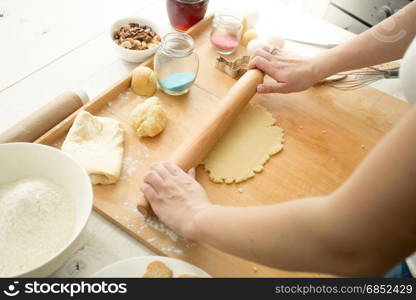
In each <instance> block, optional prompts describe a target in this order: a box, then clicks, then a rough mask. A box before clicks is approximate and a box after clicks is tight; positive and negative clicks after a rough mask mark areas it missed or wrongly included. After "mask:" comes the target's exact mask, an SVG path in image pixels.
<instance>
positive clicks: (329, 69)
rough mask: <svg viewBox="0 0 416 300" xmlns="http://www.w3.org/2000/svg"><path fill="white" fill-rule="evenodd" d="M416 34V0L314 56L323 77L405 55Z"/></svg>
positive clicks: (318, 70)
mask: <svg viewBox="0 0 416 300" xmlns="http://www.w3.org/2000/svg"><path fill="white" fill-rule="evenodd" d="M415 35H416V2H413V3H410V4H408V5H407V6H406V7H404V8H403V9H402V10H400V11H399V12H397V13H396V14H394V15H393V16H391V17H390V18H388V19H386V20H384V21H383V22H381V23H379V24H377V25H376V26H374V27H372V28H371V29H369V30H367V31H365V32H363V33H362V34H360V35H358V36H356V37H355V38H353V39H351V40H349V41H347V42H345V43H343V44H341V45H339V46H338V47H335V48H333V49H330V50H327V51H325V52H323V53H322V54H320V55H318V56H316V57H315V58H314V60H315V65H316V68H317V72H318V73H319V76H320V77H321V79H323V78H325V77H328V76H330V75H332V74H335V73H338V72H342V71H349V70H354V69H359V68H363V67H368V66H373V65H377V64H381V63H385V62H389V61H393V60H397V59H400V58H402V57H403V55H404V53H405V51H406V49H407V47H408V46H409V44H410V43H411V41H412V40H413V38H414V37H415Z"/></svg>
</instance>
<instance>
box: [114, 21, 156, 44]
mask: <svg viewBox="0 0 416 300" xmlns="http://www.w3.org/2000/svg"><path fill="white" fill-rule="evenodd" d="M113 39H114V42H116V43H117V44H118V45H120V46H122V47H124V48H126V49H132V50H147V49H151V48H154V47H156V46H158V45H159V44H160V41H161V38H160V36H159V35H158V34H157V33H156V32H154V31H153V30H152V28H151V27H149V26H147V25H139V24H136V23H129V24H127V25H125V26H122V27H121V28H120V29H119V30H118V31H115V32H114V34H113Z"/></svg>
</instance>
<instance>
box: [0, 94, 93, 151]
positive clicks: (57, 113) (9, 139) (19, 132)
mask: <svg viewBox="0 0 416 300" xmlns="http://www.w3.org/2000/svg"><path fill="white" fill-rule="evenodd" d="M88 101H89V99H88V96H87V95H86V94H85V93H84V92H81V91H79V92H77V93H76V92H65V93H63V94H61V95H59V96H58V97H56V98H55V99H53V100H52V101H51V102H49V103H47V104H46V105H44V106H43V107H41V108H40V109H38V110H37V111H35V112H34V113H33V114H31V115H29V116H28V117H26V118H25V119H23V120H21V121H20V122H18V123H17V124H16V125H14V126H12V127H11V128H9V129H8V130H6V131H5V132H4V133H2V134H0V144H1V143H13V142H29V143H31V142H33V141H35V140H36V139H37V138H38V137H40V136H41V135H43V134H44V133H46V132H47V131H48V130H50V129H51V128H53V127H54V126H56V125H57V124H58V123H60V122H61V121H62V120H64V119H65V118H66V117H68V116H69V115H70V114H72V113H73V112H75V111H76V110H78V109H79V108H80V107H82V106H83V105H84V104H86V103H87V102H88Z"/></svg>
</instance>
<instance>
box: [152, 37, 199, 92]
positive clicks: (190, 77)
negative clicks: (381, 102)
mask: <svg viewBox="0 0 416 300" xmlns="http://www.w3.org/2000/svg"><path fill="white" fill-rule="evenodd" d="M198 66H199V59H198V54H197V53H196V50H195V43H194V40H193V39H192V37H191V36H190V35H188V34H186V33H182V32H171V33H168V34H167V35H165V36H164V37H163V39H162V43H161V46H160V47H159V49H158V51H157V52H156V55H155V58H154V70H155V72H156V77H157V81H158V84H159V87H160V89H161V90H162V91H164V92H165V93H166V94H169V95H174V96H178V95H183V94H186V93H187V92H188V91H189V89H190V88H191V86H192V84H193V83H194V81H195V79H196V75H197V73H198Z"/></svg>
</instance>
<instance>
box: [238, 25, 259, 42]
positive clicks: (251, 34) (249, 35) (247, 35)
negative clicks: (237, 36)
mask: <svg viewBox="0 0 416 300" xmlns="http://www.w3.org/2000/svg"><path fill="white" fill-rule="evenodd" d="M257 37H258V35H257V32H256V31H255V30H254V29H249V30H247V31H246V32H244V34H243V37H242V39H241V45H243V46H247V44H248V43H249V42H250V41H252V40H254V39H256V38H257Z"/></svg>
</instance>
